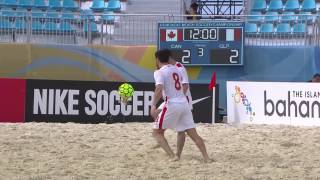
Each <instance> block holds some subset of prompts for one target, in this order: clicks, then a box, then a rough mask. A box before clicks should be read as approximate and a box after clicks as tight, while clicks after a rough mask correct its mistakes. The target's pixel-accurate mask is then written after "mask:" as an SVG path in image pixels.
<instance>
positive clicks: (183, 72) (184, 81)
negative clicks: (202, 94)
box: [175, 62, 192, 109]
mask: <svg viewBox="0 0 320 180" xmlns="http://www.w3.org/2000/svg"><path fill="white" fill-rule="evenodd" d="M175 66H176V67H177V68H178V69H179V71H180V73H181V75H182V81H181V82H182V84H189V78H188V73H187V70H186V68H185V67H184V66H183V65H182V64H181V63H179V62H176V64H175ZM186 96H187V100H188V103H189V106H190V108H191V109H192V97H191V92H190V86H189V89H188V90H187V92H186Z"/></svg>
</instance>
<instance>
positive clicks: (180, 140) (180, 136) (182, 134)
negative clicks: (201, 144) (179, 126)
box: [176, 131, 186, 160]
mask: <svg viewBox="0 0 320 180" xmlns="http://www.w3.org/2000/svg"><path fill="white" fill-rule="evenodd" d="M185 140H186V133H185V132H184V131H181V132H178V133H177V154H176V158H177V160H180V157H181V153H182V150H183V147H184V144H185Z"/></svg>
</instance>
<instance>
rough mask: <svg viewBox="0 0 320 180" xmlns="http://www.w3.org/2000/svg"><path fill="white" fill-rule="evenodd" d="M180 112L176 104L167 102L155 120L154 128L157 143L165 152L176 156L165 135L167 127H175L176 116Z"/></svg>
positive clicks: (172, 156)
mask: <svg viewBox="0 0 320 180" xmlns="http://www.w3.org/2000/svg"><path fill="white" fill-rule="evenodd" d="M180 114H181V113H180V112H179V111H176V107H175V105H174V104H172V105H169V104H167V105H166V106H165V107H164V108H163V110H162V111H161V113H160V114H159V116H158V118H157V120H156V121H155V126H154V130H153V136H154V137H155V139H156V141H157V143H158V144H159V145H160V146H161V147H162V148H163V149H164V150H165V152H166V153H167V154H168V155H169V156H170V157H171V158H174V157H175V155H174V153H173V151H172V150H171V148H170V146H169V144H168V142H167V140H166V138H165V137H164V130H165V129H168V128H170V129H175V127H176V122H177V121H176V119H177V118H176V117H179V116H180Z"/></svg>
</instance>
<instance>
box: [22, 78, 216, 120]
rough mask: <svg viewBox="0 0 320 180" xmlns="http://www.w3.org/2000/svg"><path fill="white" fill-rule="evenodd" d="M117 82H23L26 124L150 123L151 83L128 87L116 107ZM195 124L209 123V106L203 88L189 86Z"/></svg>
mask: <svg viewBox="0 0 320 180" xmlns="http://www.w3.org/2000/svg"><path fill="white" fill-rule="evenodd" d="M120 84H121V83H120V82H119V83H117V82H88V81H87V82H84V81H48V80H27V86H26V104H27V105H26V106H25V108H26V111H25V112H26V114H25V118H26V119H25V120H26V122H28V121H29V122H30V121H37V122H79V123H102V122H106V123H114V122H152V119H151V117H150V107H151V104H152V96H153V91H154V84H153V83H131V84H132V85H133V87H134V89H135V92H134V95H133V97H132V98H131V99H130V101H129V103H128V104H126V105H125V104H123V103H120V96H119V94H118V92H117V89H118V87H119V85H120ZM190 89H191V94H192V98H193V115H194V120H195V122H203V123H211V122H212V119H213V118H212V114H213V113H212V112H213V109H216V106H215V108H213V103H214V102H216V99H217V98H214V97H212V92H210V91H208V85H207V84H194V85H191V86H190Z"/></svg>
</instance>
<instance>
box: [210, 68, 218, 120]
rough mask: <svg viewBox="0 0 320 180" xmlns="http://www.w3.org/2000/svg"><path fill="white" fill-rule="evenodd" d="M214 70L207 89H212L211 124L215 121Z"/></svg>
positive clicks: (215, 79)
mask: <svg viewBox="0 0 320 180" xmlns="http://www.w3.org/2000/svg"><path fill="white" fill-rule="evenodd" d="M216 81H217V77H216V72H213V74H212V77H211V81H210V84H209V91H212V124H214V123H215V120H216V113H217V112H216V83H217V82H216Z"/></svg>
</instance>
